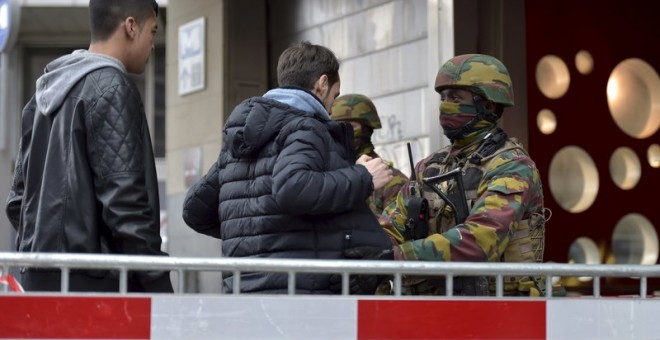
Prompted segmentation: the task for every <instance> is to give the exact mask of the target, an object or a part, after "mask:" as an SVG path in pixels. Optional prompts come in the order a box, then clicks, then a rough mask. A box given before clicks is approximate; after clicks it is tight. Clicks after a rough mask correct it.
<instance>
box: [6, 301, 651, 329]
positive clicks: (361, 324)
mask: <svg viewBox="0 0 660 340" xmlns="http://www.w3.org/2000/svg"><path fill="white" fill-rule="evenodd" d="M0 315H1V316H0V339H54V338H57V339H159V340H160V339H581V340H583V339H658V338H660V322H658V320H660V319H659V318H658V315H660V299H653V298H651V299H643V300H642V299H628V298H600V299H592V298H557V299H550V300H545V299H494V298H493V299H490V298H488V299H481V300H471V299H469V300H468V299H463V300H461V299H452V300H424V299H417V298H409V299H382V298H371V297H369V298H361V299H358V298H353V297H313V296H309V297H308V296H296V297H293V296H272V297H271V296H228V295H226V296H223V295H220V296H217V295H215V296H210V295H156V296H146V295H145V296H114V295H73V294H72V295H66V296H63V295H25V294H4V295H0Z"/></svg>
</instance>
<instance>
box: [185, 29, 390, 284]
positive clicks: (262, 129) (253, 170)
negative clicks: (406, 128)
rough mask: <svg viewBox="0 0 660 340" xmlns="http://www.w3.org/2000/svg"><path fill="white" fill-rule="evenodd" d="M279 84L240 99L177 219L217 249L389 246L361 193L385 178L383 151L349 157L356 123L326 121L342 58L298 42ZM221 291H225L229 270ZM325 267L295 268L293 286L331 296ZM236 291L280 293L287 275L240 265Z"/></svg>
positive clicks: (250, 252) (297, 252)
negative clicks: (313, 270) (216, 241)
mask: <svg viewBox="0 0 660 340" xmlns="http://www.w3.org/2000/svg"><path fill="white" fill-rule="evenodd" d="M277 74H278V83H279V85H280V87H279V88H276V89H273V90H271V91H268V92H267V93H266V94H265V95H264V96H263V97H254V98H249V99H247V100H245V101H244V102H242V103H241V104H239V105H238V106H237V107H236V108H235V109H234V111H233V112H232V114H231V116H230V117H229V119H228V120H227V122H226V125H225V128H224V143H223V147H222V150H221V151H220V156H219V158H218V161H217V162H216V163H215V164H214V165H213V167H212V168H211V169H210V170H209V172H208V173H207V174H206V175H205V176H204V177H203V178H202V179H201V180H200V181H199V182H197V183H195V184H194V185H193V187H191V188H190V190H189V191H188V194H187V196H186V200H185V202H184V210H183V218H184V220H185V221H186V223H187V224H188V225H189V226H190V227H191V228H193V229H195V230H196V231H198V232H200V233H203V234H207V235H210V236H213V237H216V238H220V239H222V253H223V256H228V257H268V258H298V259H342V258H343V254H342V253H343V250H344V249H346V248H352V247H359V246H372V247H378V248H382V249H391V248H392V242H391V241H390V239H389V237H388V236H387V235H386V234H385V233H384V232H383V230H382V229H381V228H380V226H379V224H378V221H377V220H376V218H375V217H374V216H373V214H372V213H371V211H370V210H369V207H368V206H367V203H366V199H367V197H369V195H371V193H372V191H373V190H374V189H379V188H380V187H382V186H383V185H385V184H386V183H387V182H388V181H389V180H390V179H391V178H392V172H391V170H390V169H389V167H388V166H387V164H385V162H383V161H382V160H381V159H380V158H375V159H372V158H370V157H368V156H363V157H361V158H360V159H358V160H357V161H356V159H355V157H356V156H355V152H354V150H353V146H352V140H353V130H352V128H351V126H350V125H349V124H347V123H345V122H335V121H332V120H330V116H329V114H328V112H329V111H330V108H331V106H332V102H333V101H334V99H335V98H336V97H337V96H338V95H339V87H340V80H339V62H338V61H337V58H336V57H335V56H334V54H333V53H332V51H330V50H329V49H327V48H325V47H323V46H318V45H312V44H310V43H308V42H303V43H300V44H297V45H294V46H292V47H290V48H288V49H287V50H285V51H284V52H283V53H282V55H281V56H280V59H279V62H278V66H277ZM227 275H228V276H225V280H224V287H223V290H224V291H225V292H232V288H233V277H231V273H228V274H227ZM329 277H330V275H321V274H299V275H296V292H297V293H299V294H300V293H307V294H330V293H332V291H331V290H330V280H329ZM240 287H241V292H243V293H286V292H287V275H286V274H278V273H242V274H241V281H240Z"/></svg>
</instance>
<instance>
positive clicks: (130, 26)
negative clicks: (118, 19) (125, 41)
mask: <svg viewBox="0 0 660 340" xmlns="http://www.w3.org/2000/svg"><path fill="white" fill-rule="evenodd" d="M139 29H140V28H139V27H138V24H137V21H136V20H135V18H134V17H127V18H126V19H124V30H125V32H126V35H127V36H128V37H130V38H134V37H135V36H136V35H137V34H138V31H139Z"/></svg>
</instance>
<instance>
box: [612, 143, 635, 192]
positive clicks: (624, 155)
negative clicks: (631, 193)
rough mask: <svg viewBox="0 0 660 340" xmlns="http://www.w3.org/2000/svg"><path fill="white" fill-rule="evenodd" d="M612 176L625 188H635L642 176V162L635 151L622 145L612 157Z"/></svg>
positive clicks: (619, 185)
mask: <svg viewBox="0 0 660 340" xmlns="http://www.w3.org/2000/svg"><path fill="white" fill-rule="evenodd" d="M610 176H612V180H613V181H614V183H616V185H617V186H618V187H619V188H621V189H623V190H630V189H632V188H634V187H635V186H636V185H637V183H638V182H639V178H640V177H641V176H642V164H641V163H640V161H639V158H637V155H636V154H635V152H634V151H633V150H632V149H630V148H627V147H620V148H618V149H616V151H614V153H613V154H612V157H610Z"/></svg>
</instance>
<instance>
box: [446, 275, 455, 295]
mask: <svg viewBox="0 0 660 340" xmlns="http://www.w3.org/2000/svg"><path fill="white" fill-rule="evenodd" d="M445 292H446V294H447V296H453V295H454V275H453V274H447V276H445Z"/></svg>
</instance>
